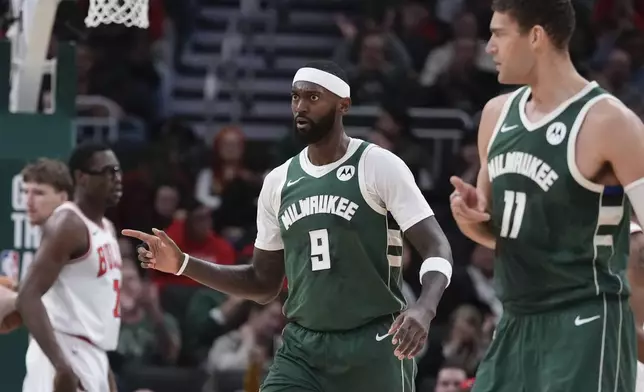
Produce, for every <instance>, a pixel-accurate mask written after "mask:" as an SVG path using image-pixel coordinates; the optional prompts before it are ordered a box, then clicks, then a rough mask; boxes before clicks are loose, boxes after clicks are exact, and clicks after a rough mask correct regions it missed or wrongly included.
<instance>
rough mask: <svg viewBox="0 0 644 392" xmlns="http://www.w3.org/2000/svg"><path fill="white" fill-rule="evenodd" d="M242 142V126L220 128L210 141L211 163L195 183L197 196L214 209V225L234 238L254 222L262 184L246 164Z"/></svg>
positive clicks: (200, 200)
mask: <svg viewBox="0 0 644 392" xmlns="http://www.w3.org/2000/svg"><path fill="white" fill-rule="evenodd" d="M245 143H246V140H245V137H244V134H243V132H242V131H241V129H239V128H237V127H225V128H223V129H222V130H221V131H220V132H219V133H218V134H217V136H216V137H215V139H214V141H213V145H212V160H211V165H210V167H206V168H204V169H202V170H201V171H200V172H199V175H198V176H197V184H196V186H195V197H196V198H197V200H199V202H201V203H202V204H203V205H205V206H207V207H208V208H210V209H211V210H212V211H213V216H214V223H215V226H214V227H216V228H217V229H218V230H219V231H220V232H222V233H223V234H224V235H225V236H226V237H228V238H231V239H232V240H233V241H236V240H238V239H239V238H241V237H242V236H243V234H244V231H245V230H246V229H248V228H249V227H252V226H253V225H254V224H255V216H256V215H255V208H256V200H257V196H258V195H259V189H260V187H261V178H260V177H259V176H257V175H256V174H254V173H253V172H251V171H250V170H248V168H247V167H246V165H245V162H244V151H245V148H246V145H245Z"/></svg>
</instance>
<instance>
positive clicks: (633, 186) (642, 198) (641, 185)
mask: <svg viewBox="0 0 644 392" xmlns="http://www.w3.org/2000/svg"><path fill="white" fill-rule="evenodd" d="M624 191H625V192H626V194H627V195H628V200H629V201H630V202H631V205H632V206H633V210H634V211H635V216H637V220H638V221H640V222H644V178H640V179H639V180H637V181H634V182H631V183H630V184H628V185H626V186H625V187H624Z"/></svg>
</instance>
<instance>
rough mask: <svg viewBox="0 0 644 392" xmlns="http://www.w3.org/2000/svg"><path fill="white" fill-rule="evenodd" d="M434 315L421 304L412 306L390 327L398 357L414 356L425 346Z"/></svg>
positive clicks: (395, 353)
mask: <svg viewBox="0 0 644 392" xmlns="http://www.w3.org/2000/svg"><path fill="white" fill-rule="evenodd" d="M433 318H434V316H433V315H432V314H430V313H429V312H427V310H425V309H423V308H421V307H419V306H414V305H412V306H410V307H409V308H408V309H407V310H406V311H404V312H402V313H401V314H400V315H398V317H397V318H396V320H394V323H393V324H391V327H390V328H389V332H388V335H392V334H394V337H393V338H392V339H391V343H392V344H393V345H394V346H395V345H398V347H396V349H395V350H394V355H395V356H396V357H398V359H404V358H409V359H411V358H414V357H415V356H416V355H418V353H419V352H420V350H422V349H423V347H424V346H425V342H426V341H427V335H428V334H429V324H430V323H431V321H432V319H433Z"/></svg>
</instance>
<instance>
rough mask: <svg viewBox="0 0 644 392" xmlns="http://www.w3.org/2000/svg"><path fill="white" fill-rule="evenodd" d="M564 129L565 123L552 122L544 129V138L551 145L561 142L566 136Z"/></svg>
mask: <svg viewBox="0 0 644 392" xmlns="http://www.w3.org/2000/svg"><path fill="white" fill-rule="evenodd" d="M566 131H567V129H566V125H565V124H564V123H562V122H556V123H552V124H550V126H548V129H547V130H546V140H547V141H548V143H550V144H552V145H553V146H556V145H558V144H561V142H563V141H564V139H565V138H566Z"/></svg>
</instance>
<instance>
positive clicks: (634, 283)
mask: <svg viewBox="0 0 644 392" xmlns="http://www.w3.org/2000/svg"><path fill="white" fill-rule="evenodd" d="M627 273H628V282H629V283H630V286H631V297H630V303H631V309H633V313H634V315H635V330H636V331H637V356H638V358H639V361H640V362H644V329H642V328H643V326H644V233H642V230H641V229H640V228H639V227H638V228H637V229H636V230H631V251H630V256H629V259H628V270H627Z"/></svg>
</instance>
